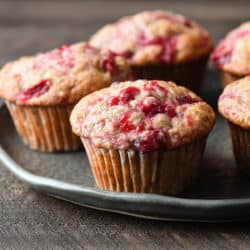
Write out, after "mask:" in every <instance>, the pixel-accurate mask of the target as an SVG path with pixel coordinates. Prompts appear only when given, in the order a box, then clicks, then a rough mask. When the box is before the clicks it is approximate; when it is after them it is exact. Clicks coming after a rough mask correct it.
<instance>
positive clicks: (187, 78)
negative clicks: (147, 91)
mask: <svg viewBox="0 0 250 250" xmlns="http://www.w3.org/2000/svg"><path fill="white" fill-rule="evenodd" d="M207 60H208V57H205V58H202V59H198V60H193V61H189V62H186V63H179V64H173V65H162V64H160V65H147V66H133V67H132V75H133V78H134V79H148V80H165V81H173V82H176V83H177V84H178V85H183V86H185V87H187V88H189V89H191V90H193V91H194V92H196V93H199V91H200V89H201V86H202V82H203V78H204V75H205V71H206V65H207Z"/></svg>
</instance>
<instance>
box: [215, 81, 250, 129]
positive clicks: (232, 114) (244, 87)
mask: <svg viewBox="0 0 250 250" xmlns="http://www.w3.org/2000/svg"><path fill="white" fill-rule="evenodd" d="M218 108H219V112H220V113H221V115H222V116H224V117H225V118H226V119H227V120H229V121H231V122H232V123H234V124H236V125H238V126H240V127H242V128H246V129H250V77H249V76H247V77H245V78H242V79H240V80H238V81H236V82H233V83H231V84H229V85H228V86H227V87H226V88H225V89H224V91H223V93H222V94H221V96H220V98H219V101H218Z"/></svg>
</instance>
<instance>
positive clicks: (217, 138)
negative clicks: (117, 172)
mask: <svg viewBox="0 0 250 250" xmlns="http://www.w3.org/2000/svg"><path fill="white" fill-rule="evenodd" d="M210 82H217V83H216V84H213V85H210ZM218 86H219V84H218V79H216V78H214V73H213V72H210V74H209V77H208V82H207V84H206V85H205V88H204V90H203V93H202V97H203V98H204V99H206V100H207V101H208V102H209V103H211V104H213V106H214V108H216V107H215V104H216V99H217V97H218V94H219V93H220V89H219V88H218ZM0 160H1V161H2V162H3V163H4V165H5V166H6V168H8V169H9V170H10V171H11V172H12V173H13V174H14V175H15V176H16V177H17V178H18V179H20V180H22V181H23V182H25V183H26V184H28V185H30V186H31V187H32V188H34V189H36V190H38V191H41V192H44V193H46V194H48V195H51V196H54V197H57V198H59V199H63V200H67V201H69V202H73V203H76V204H79V205H82V206H86V207H91V208H95V209H99V210H105V211H110V212H115V213H122V214H127V215H132V216H137V217H143V218H149V219H160V220H183V221H194V220H196V221H210V222H212V221H234V220H242V219H247V218H248V217H249V216H250V179H249V178H248V177H246V176H245V175H244V174H242V173H240V172H238V169H237V168H236V167H235V162H234V158H233V154H232V151H231V143H230V138H229V134H228V130H227V127H226V123H225V121H224V120H223V119H222V118H220V117H219V116H217V122H216V125H215V127H214V129H213V131H212V133H211V134H210V136H209V139H208V144H207V148H206V152H205V156H204V160H203V163H202V169H201V174H200V176H199V178H198V180H197V182H196V183H195V184H194V185H193V186H192V187H190V188H189V190H187V191H186V192H185V193H184V194H181V195H180V196H178V197H169V196H163V195H155V194H133V193H115V192H107V191H102V190H100V189H98V188H96V187H95V184H94V180H93V177H92V174H91V170H90V167H89V164H88V161H87V157H86V154H85V152H84V150H82V151H81V152H75V153H54V154H46V153H39V152H34V151H31V150H30V149H28V148H27V147H26V146H24V145H23V144H22V142H21V140H20V139H19V137H18V135H17V133H16V131H15V129H14V126H13V124H12V121H11V119H10V117H9V114H8V112H7V110H6V108H5V107H4V106H3V107H1V108H0Z"/></svg>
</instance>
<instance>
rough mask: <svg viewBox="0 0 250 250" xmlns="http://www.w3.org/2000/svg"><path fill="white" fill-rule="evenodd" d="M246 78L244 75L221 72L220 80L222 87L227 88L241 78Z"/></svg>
mask: <svg viewBox="0 0 250 250" xmlns="http://www.w3.org/2000/svg"><path fill="white" fill-rule="evenodd" d="M243 77H245V76H244V75H236V74H232V73H229V72H225V71H221V72H220V78H221V83H222V87H224V88H225V87H226V86H227V85H228V84H230V83H232V82H235V81H237V80H239V79H241V78H243Z"/></svg>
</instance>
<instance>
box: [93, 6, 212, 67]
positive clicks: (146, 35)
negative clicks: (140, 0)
mask: <svg viewBox="0 0 250 250" xmlns="http://www.w3.org/2000/svg"><path fill="white" fill-rule="evenodd" d="M90 43H91V44H92V45H93V46H95V47H100V48H105V49H108V50H110V51H113V52H114V53H116V54H119V55H122V56H124V57H126V58H127V59H128V60H129V62H130V63H131V65H136V66H140V65H147V64H148V65H151V64H159V63H163V64H174V63H181V62H186V61H189V60H195V59H200V58H202V57H203V56H207V55H208V54H209V53H210V52H211V50H212V41H211V39H210V37H209V34H208V33H207V31H206V30H205V29H203V28H202V27H201V26H199V25H198V24H197V23H195V22H194V21H191V20H189V19H187V18H186V17H184V16H181V15H176V14H173V13H171V12H168V11H160V10H156V11H144V12H141V13H138V14H135V15H133V16H127V17H123V18H121V19H120V20H118V21H117V22H115V23H113V24H108V25H105V26H104V27H103V28H101V29H100V30H99V31H98V32H97V33H96V34H94V35H93V36H92V37H91V39H90Z"/></svg>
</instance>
